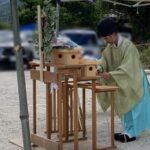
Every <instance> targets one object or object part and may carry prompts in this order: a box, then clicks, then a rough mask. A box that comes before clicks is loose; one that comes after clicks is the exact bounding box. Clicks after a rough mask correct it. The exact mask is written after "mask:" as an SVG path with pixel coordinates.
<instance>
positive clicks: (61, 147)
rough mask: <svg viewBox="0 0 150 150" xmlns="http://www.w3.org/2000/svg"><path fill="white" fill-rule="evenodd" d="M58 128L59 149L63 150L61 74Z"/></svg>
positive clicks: (59, 79)
mask: <svg viewBox="0 0 150 150" xmlns="http://www.w3.org/2000/svg"><path fill="white" fill-rule="evenodd" d="M58 109H59V110H58V130H59V142H60V150H63V135H62V134H63V120H62V117H63V113H62V83H61V75H59V77H58Z"/></svg>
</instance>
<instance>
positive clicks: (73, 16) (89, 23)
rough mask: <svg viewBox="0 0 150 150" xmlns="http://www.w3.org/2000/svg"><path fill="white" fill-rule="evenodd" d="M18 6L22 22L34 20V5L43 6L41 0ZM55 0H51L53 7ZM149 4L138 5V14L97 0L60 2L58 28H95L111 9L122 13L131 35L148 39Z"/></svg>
mask: <svg viewBox="0 0 150 150" xmlns="http://www.w3.org/2000/svg"><path fill="white" fill-rule="evenodd" d="M21 2H22V5H21V6H20V8H19V14H20V22H21V25H22V24H27V23H33V22H35V21H36V17H35V16H36V12H37V11H36V10H37V9H36V6H37V4H40V5H41V6H43V0H21ZM55 5H56V1H55V0H52V6H53V7H55ZM149 8H150V6H147V7H140V8H139V10H138V11H139V14H137V13H136V12H137V9H136V8H128V7H123V6H118V5H112V4H110V3H106V2H102V0H97V1H96V2H95V3H93V4H92V3H87V2H82V1H80V2H68V3H61V7H60V29H64V28H73V27H87V28H93V29H95V28H96V25H97V23H98V21H99V20H100V19H101V18H102V17H103V16H104V15H105V14H108V13H109V12H110V10H113V11H114V12H119V13H123V14H124V17H125V18H127V19H128V21H129V22H130V24H131V25H132V27H133V35H134V37H135V38H134V39H135V40H136V41H148V40H149V37H150V30H149V29H150V24H149V22H150V17H149V14H150V9H149Z"/></svg>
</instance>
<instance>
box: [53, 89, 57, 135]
mask: <svg viewBox="0 0 150 150" xmlns="http://www.w3.org/2000/svg"><path fill="white" fill-rule="evenodd" d="M53 102H54V105H53V106H54V132H56V130H57V127H56V90H55V89H54V91H53Z"/></svg>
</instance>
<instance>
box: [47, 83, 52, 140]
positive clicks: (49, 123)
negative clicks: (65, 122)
mask: <svg viewBox="0 0 150 150" xmlns="http://www.w3.org/2000/svg"><path fill="white" fill-rule="evenodd" d="M46 128H47V138H48V139H50V138H51V132H52V94H51V93H50V83H46Z"/></svg>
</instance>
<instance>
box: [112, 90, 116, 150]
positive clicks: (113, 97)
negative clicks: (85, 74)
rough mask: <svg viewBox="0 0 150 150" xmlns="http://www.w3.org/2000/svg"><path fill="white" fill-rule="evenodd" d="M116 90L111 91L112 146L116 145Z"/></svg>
mask: <svg viewBox="0 0 150 150" xmlns="http://www.w3.org/2000/svg"><path fill="white" fill-rule="evenodd" d="M114 100H115V96H114V92H111V146H112V147H115V143H114Z"/></svg>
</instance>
